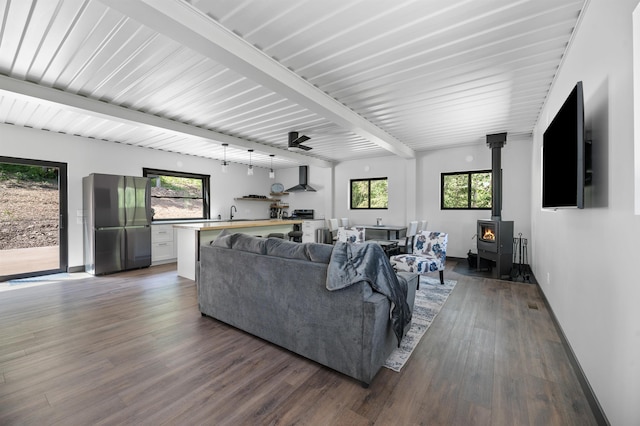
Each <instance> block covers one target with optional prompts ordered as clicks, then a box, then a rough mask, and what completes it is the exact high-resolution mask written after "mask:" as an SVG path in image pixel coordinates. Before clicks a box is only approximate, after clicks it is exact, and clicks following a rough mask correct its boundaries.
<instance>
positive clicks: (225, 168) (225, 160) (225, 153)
mask: <svg viewBox="0 0 640 426" xmlns="http://www.w3.org/2000/svg"><path fill="white" fill-rule="evenodd" d="M228 146H229V144H228V143H223V144H222V147H223V148H224V160H223V161H222V173H227V171H228V170H227V169H228V167H227V166H228V164H227V147H228Z"/></svg>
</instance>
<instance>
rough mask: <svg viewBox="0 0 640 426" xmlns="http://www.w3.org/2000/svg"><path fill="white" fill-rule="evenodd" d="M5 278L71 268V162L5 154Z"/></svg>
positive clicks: (0, 277)
mask: <svg viewBox="0 0 640 426" xmlns="http://www.w3.org/2000/svg"><path fill="white" fill-rule="evenodd" d="M0 200H2V203H0V281H7V280H11V279H16V278H27V277H35V276H40V275H47V274H54V273H59V272H67V268H68V250H67V247H68V245H67V244H68V243H67V223H68V221H67V165H66V163H58V162H51V161H41V160H30V159H24V158H11V157H1V156H0Z"/></svg>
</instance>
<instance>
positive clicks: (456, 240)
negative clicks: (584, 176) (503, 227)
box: [417, 135, 531, 261]
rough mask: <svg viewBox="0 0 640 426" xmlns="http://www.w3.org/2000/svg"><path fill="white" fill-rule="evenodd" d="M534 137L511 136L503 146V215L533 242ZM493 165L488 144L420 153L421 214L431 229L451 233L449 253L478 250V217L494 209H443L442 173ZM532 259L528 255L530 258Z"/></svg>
mask: <svg viewBox="0 0 640 426" xmlns="http://www.w3.org/2000/svg"><path fill="white" fill-rule="evenodd" d="M530 158H531V140H530V139H524V140H523V139H517V140H511V139H510V138H509V135H507V143H506V145H505V146H504V148H502V152H501V159H502V161H501V162H502V181H503V182H502V219H503V220H512V221H514V224H513V226H514V236H518V234H519V233H522V237H523V238H527V239H529V242H531V239H530V237H531V216H530V197H531V193H530V191H531V188H530V182H529V179H530V171H531V161H530ZM489 169H491V150H490V149H489V147H487V146H486V145H485V144H480V145H473V146H468V147H464V148H452V149H442V150H437V151H429V152H427V153H425V154H424V155H422V156H421V157H420V161H419V166H418V174H417V176H418V182H419V183H420V186H419V193H420V203H419V204H418V214H417V215H418V216H419V217H423V218H425V219H427V220H428V221H429V228H430V230H434V231H444V232H447V233H448V234H449V243H448V246H447V255H449V256H453V257H466V256H467V252H468V251H469V250H471V251H473V252H476V239H475V235H476V232H477V228H476V222H477V221H478V219H490V218H491V210H440V174H441V173H446V172H462V171H470V170H489ZM530 260H531V259H529V261H530Z"/></svg>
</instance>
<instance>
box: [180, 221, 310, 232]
mask: <svg viewBox="0 0 640 426" xmlns="http://www.w3.org/2000/svg"><path fill="white" fill-rule="evenodd" d="M302 222H304V221H303V220H298V219H290V220H282V219H265V220H234V221H227V222H193V223H176V224H174V225H173V227H174V228H182V229H193V230H196V231H212V230H216V229H233V228H255V227H258V226H279V225H294V224H300V223H302Z"/></svg>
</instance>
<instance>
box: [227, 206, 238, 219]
mask: <svg viewBox="0 0 640 426" xmlns="http://www.w3.org/2000/svg"><path fill="white" fill-rule="evenodd" d="M233 209H235V210H236V213H238V209H237V208H236V206H233V205H232V206H231V208H230V209H229V221H232V220H233Z"/></svg>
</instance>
